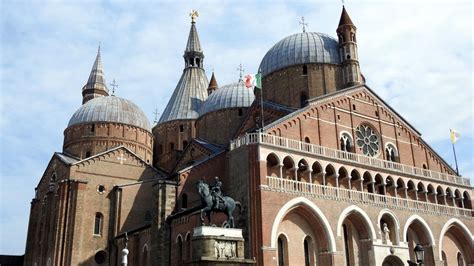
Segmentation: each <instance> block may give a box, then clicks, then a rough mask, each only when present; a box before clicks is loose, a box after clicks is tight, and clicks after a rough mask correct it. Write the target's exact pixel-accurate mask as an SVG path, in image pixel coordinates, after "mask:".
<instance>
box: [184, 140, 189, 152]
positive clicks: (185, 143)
mask: <svg viewBox="0 0 474 266" xmlns="http://www.w3.org/2000/svg"><path fill="white" fill-rule="evenodd" d="M187 146H188V142H187V141H186V140H184V141H183V150H184V149H185V148H186V147H187Z"/></svg>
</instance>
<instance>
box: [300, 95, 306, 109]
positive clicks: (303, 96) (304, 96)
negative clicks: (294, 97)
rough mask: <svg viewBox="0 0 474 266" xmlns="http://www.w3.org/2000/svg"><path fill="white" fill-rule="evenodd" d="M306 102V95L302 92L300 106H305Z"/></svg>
mask: <svg viewBox="0 0 474 266" xmlns="http://www.w3.org/2000/svg"><path fill="white" fill-rule="evenodd" d="M307 104H308V96H306V94H305V93H304V92H302V93H301V95H300V106H301V107H305V106H306V105H307Z"/></svg>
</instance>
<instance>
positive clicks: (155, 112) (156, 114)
mask: <svg viewBox="0 0 474 266" xmlns="http://www.w3.org/2000/svg"><path fill="white" fill-rule="evenodd" d="M153 114H154V115H155V121H153V122H154V123H156V124H157V123H158V115H159V114H160V113H158V108H155V111H154V112H153Z"/></svg>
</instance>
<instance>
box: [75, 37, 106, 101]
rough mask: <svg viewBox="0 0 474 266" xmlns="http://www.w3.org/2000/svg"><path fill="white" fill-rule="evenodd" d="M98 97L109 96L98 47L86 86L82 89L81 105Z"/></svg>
mask: <svg viewBox="0 0 474 266" xmlns="http://www.w3.org/2000/svg"><path fill="white" fill-rule="evenodd" d="M99 95H102V96H108V95H109V90H108V89H107V85H106V83H105V77H104V70H103V67H102V58H101V56H100V45H99V49H98V50H97V56H96V58H95V61H94V65H93V66H92V70H91V73H90V74H89V79H88V80H87V84H86V85H85V86H84V87H83V88H82V96H83V98H82V103H83V104H84V103H86V102H87V101H89V100H91V99H93V98H95V97H97V96H99Z"/></svg>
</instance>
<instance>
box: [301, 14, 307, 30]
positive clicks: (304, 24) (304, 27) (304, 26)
mask: <svg viewBox="0 0 474 266" xmlns="http://www.w3.org/2000/svg"><path fill="white" fill-rule="evenodd" d="M300 25H303V32H306V26H308V23H305V22H304V17H301V21H300Z"/></svg>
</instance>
